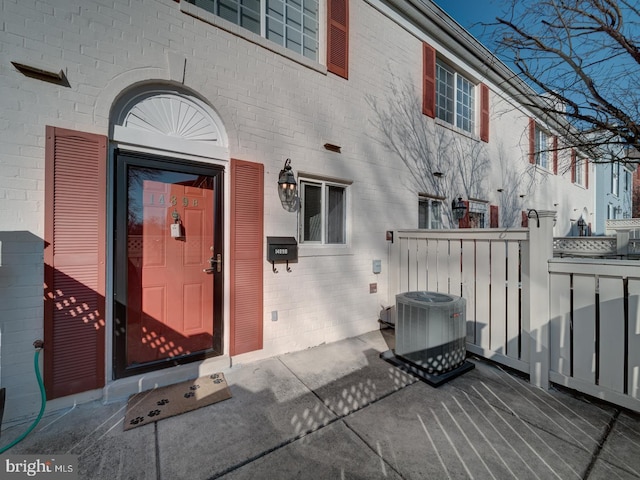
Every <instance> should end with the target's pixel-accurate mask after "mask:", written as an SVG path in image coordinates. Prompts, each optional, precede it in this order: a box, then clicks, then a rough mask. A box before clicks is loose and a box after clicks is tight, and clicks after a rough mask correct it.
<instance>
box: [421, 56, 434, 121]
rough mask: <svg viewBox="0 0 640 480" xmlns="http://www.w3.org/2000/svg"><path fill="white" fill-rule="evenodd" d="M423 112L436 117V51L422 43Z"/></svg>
mask: <svg viewBox="0 0 640 480" xmlns="http://www.w3.org/2000/svg"><path fill="white" fill-rule="evenodd" d="M422 70H423V73H422V78H423V80H422V82H423V92H422V113H424V114H425V115H427V116H428V117H431V118H435V117H436V51H435V49H434V48H433V47H432V46H431V45H429V44H427V43H423V44H422Z"/></svg>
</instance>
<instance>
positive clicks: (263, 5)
mask: <svg viewBox="0 0 640 480" xmlns="http://www.w3.org/2000/svg"><path fill="white" fill-rule="evenodd" d="M269 1H277V0H256V2H257V3H259V5H260V7H259V11H257V10H255V9H249V8H247V7H246V6H244V5H242V2H241V0H186V1H185V2H184V3H188V4H191V5H194V6H195V7H197V8H198V9H200V10H202V11H203V12H206V13H208V14H210V15H212V16H215V17H216V18H218V19H221V20H222V22H227V23H228V24H232V25H235V26H237V27H238V28H240V29H242V30H244V31H246V32H247V33H249V34H253V35H259V36H260V37H262V38H265V39H267V40H269V41H270V42H273V43H274V44H276V45H280V46H281V47H283V48H285V49H288V50H291V51H293V52H296V53H297V54H299V55H301V56H303V57H305V58H307V59H309V60H311V61H314V62H318V61H320V53H319V52H320V48H321V44H322V43H323V41H324V37H323V33H322V31H321V30H322V29H321V25H323V23H322V22H324V21H325V16H324V14H323V13H322V6H323V5H324V2H323V1H322V0H280V1H281V3H282V6H283V9H282V14H283V20H284V21H283V22H282V24H283V32H284V36H283V37H282V40H281V41H278V40H276V39H275V38H274V37H273V36H271V35H270V34H269V32H268V28H267V24H268V21H269V20H271V21H273V20H275V21H279V19H278V18H276V14H274V13H273V10H271V12H270V11H268V10H269V9H268V8H267V3H268V2H269ZM221 2H222V3H227V4H229V3H234V4H236V6H237V11H236V19H235V20H229V19H228V18H225V17H222V16H220V14H219V11H220V4H221ZM181 3H183V2H181ZM295 3H298V4H299V5H300V8H297V6H296V5H295ZM241 9H246V10H247V11H250V12H252V13H253V14H255V15H258V16H259V23H260V31H259V32H257V31H254V30H250V29H248V28H246V27H243V26H242V25H240V23H241V18H242V16H241ZM314 9H315V12H314ZM181 10H186V11H189V10H191V9H190V8H188V7H187V8H183V7H182V6H181ZM288 10H291V11H292V12H293V14H292V16H289V14H288ZM313 13H315V19H314V18H313ZM297 14H299V17H300V21H301V23H299V24H298V27H299V28H295V26H294V25H293V18H294V16H297ZM206 16H207V15H206V14H205V15H197V17H198V18H202V19H205V20H206ZM287 18H289V19H290V20H291V21H290V22H287V21H286V20H287ZM305 18H306V19H307V22H306V23H305ZM213 23H214V24H217V23H219V22H213ZM305 26H306V27H307V28H306V30H307V34H305ZM310 26H311V27H312V28H311V29H310V28H309V27H310ZM313 27H315V31H313ZM289 31H292V32H297V33H299V36H300V41H301V43H300V44H299V45H300V48H292V47H293V46H294V45H293V44H291V42H288V41H287V40H288V39H290V38H291V37H289V36H288V35H287V32H289ZM309 32H311V33H313V34H314V35H309V34H308V33H309ZM305 39H306V40H307V42H305ZM311 53H313V54H311Z"/></svg>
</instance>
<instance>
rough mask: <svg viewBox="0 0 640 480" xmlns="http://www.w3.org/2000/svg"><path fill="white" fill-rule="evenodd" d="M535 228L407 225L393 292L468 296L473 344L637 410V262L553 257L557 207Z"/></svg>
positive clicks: (538, 381)
mask: <svg viewBox="0 0 640 480" xmlns="http://www.w3.org/2000/svg"><path fill="white" fill-rule="evenodd" d="M539 213H540V227H538V226H537V222H531V223H532V225H531V226H530V227H529V229H514V230H506V231H505V230H498V229H482V230H472V229H456V230H402V231H396V232H394V242H393V243H392V244H391V248H390V258H389V272H390V274H389V299H390V301H392V302H395V295H396V294H398V293H402V292H407V291H413V290H430V291H438V292H442V293H449V294H452V295H460V296H462V297H464V298H465V299H466V301H467V350H468V351H469V352H471V353H474V354H477V355H480V356H483V357H486V358H490V359H492V360H494V361H497V362H500V363H502V364H504V365H507V366H509V367H512V368H515V369H518V370H520V371H522V372H525V373H528V374H529V378H530V381H531V382H532V383H534V384H535V385H538V386H540V387H543V388H548V386H549V382H550V381H551V382H554V383H557V384H561V385H564V386H567V387H569V388H572V389H576V390H578V391H581V392H584V393H586V394H589V395H592V396H595V397H598V398H601V399H603V400H606V401H609V402H612V403H615V404H618V405H621V406H624V407H626V408H629V409H632V410H635V411H638V412H640V269H638V266H637V261H634V260H612V259H609V260H604V259H596V258H582V259H576V258H553V236H552V232H553V212H539Z"/></svg>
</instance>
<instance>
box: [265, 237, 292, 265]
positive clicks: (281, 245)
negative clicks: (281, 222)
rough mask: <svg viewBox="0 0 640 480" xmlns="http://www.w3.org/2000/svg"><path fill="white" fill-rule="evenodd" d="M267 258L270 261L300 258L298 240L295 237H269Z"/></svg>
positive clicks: (288, 260) (287, 260)
mask: <svg viewBox="0 0 640 480" xmlns="http://www.w3.org/2000/svg"><path fill="white" fill-rule="evenodd" d="M267 260H268V261H269V262H285V261H286V262H290V261H296V260H298V242H296V239H295V238H293V237H267Z"/></svg>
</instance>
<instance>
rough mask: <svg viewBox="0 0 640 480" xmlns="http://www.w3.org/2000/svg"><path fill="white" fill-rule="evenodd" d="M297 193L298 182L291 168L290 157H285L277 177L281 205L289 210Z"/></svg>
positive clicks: (293, 204)
mask: <svg viewBox="0 0 640 480" xmlns="http://www.w3.org/2000/svg"><path fill="white" fill-rule="evenodd" d="M297 193H298V184H297V183H296V177H295V175H294V174H293V170H292V169H291V159H290V158H287V159H286V160H285V162H284V167H283V169H282V170H280V175H279V177H278V196H279V197H280V202H281V203H282V206H283V207H285V208H287V209H289V210H290V209H291V208H292V207H294V206H295V201H296V195H297Z"/></svg>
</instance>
